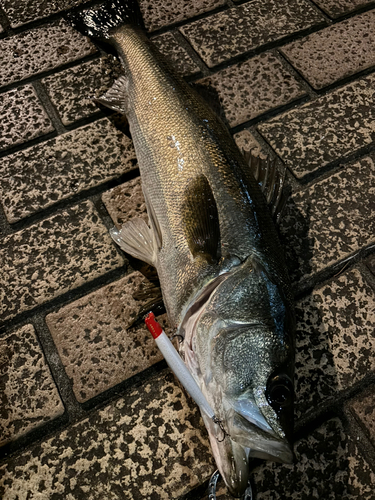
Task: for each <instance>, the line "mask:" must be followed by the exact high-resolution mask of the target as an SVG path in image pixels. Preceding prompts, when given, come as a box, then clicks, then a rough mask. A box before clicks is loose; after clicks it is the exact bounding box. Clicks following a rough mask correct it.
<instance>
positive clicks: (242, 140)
mask: <svg viewBox="0 0 375 500" xmlns="http://www.w3.org/2000/svg"><path fill="white" fill-rule="evenodd" d="M234 138H235V140H236V143H237V146H238V147H239V148H243V149H245V150H247V151H250V150H252V151H253V153H254V154H255V155H257V154H259V153H260V149H261V148H260V145H259V143H258V142H257V141H256V140H255V138H254V136H253V135H252V134H251V133H250V132H249V131H248V130H243V131H242V132H239V133H238V134H236V135H235V137H234ZM263 156H264V155H263ZM102 200H103V203H104V204H105V206H106V208H107V210H108V213H109V215H110V216H111V218H112V220H113V222H114V224H115V225H116V226H117V227H118V228H120V227H121V226H122V225H123V224H125V223H126V222H128V221H129V220H130V219H132V218H134V217H142V218H143V219H144V220H145V221H148V217H147V211H146V204H145V200H144V197H143V193H142V184H141V178H140V177H137V178H135V179H132V180H131V181H127V182H124V184H121V185H120V186H116V187H115V188H112V189H110V190H109V191H107V192H106V193H103V195H102Z"/></svg>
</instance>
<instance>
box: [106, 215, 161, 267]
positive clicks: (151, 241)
mask: <svg viewBox="0 0 375 500" xmlns="http://www.w3.org/2000/svg"><path fill="white" fill-rule="evenodd" d="M110 234H111V236H112V239H113V240H114V241H115V242H116V243H117V244H118V245H119V247H120V248H122V250H124V252H126V253H128V254H130V255H132V256H133V257H135V258H136V259H139V260H143V261H144V262H147V264H151V265H152V266H155V265H156V261H157V254H158V249H157V247H156V241H155V238H154V235H153V231H152V229H150V228H149V227H148V225H147V224H146V222H145V221H144V220H143V219H141V218H136V219H132V220H130V221H129V222H126V223H125V224H124V225H123V226H122V228H121V229H120V230H118V229H117V228H116V227H114V228H112V229H111V230H110Z"/></svg>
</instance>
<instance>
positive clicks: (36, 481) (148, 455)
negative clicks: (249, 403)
mask: <svg viewBox="0 0 375 500" xmlns="http://www.w3.org/2000/svg"><path fill="white" fill-rule="evenodd" d="M166 375H167V377H166ZM213 471H214V465H213V459H212V457H211V454H210V451H209V445H208V441H207V435H206V431H205V429H204V426H203V422H202V420H201V419H200V416H199V411H198V409H197V407H196V405H195V404H194V403H193V402H192V401H191V400H190V399H187V398H186V396H185V393H184V392H182V390H181V389H180V386H178V385H176V383H175V381H174V377H172V376H170V375H169V371H168V370H165V371H163V372H161V373H160V374H159V375H158V376H157V377H154V378H152V379H150V380H149V381H147V382H145V383H144V384H143V386H141V387H138V388H137V389H134V390H132V391H129V392H128V393H127V394H126V395H125V396H124V397H121V398H119V399H118V400H117V401H116V402H114V403H112V404H110V405H108V406H106V407H105V408H102V409H100V410H97V411H95V412H92V413H91V414H90V416H89V417H88V418H87V419H85V420H83V421H82V422H79V423H77V424H75V425H73V426H71V427H70V428H69V429H67V430H65V431H62V432H61V433H59V434H57V435H55V436H53V437H51V438H49V439H47V440H46V441H44V442H42V443H40V444H37V445H35V446H34V447H32V448H31V449H29V450H27V451H25V452H24V453H22V455H20V456H17V457H12V458H11V459H9V460H8V461H7V463H5V464H4V465H3V466H2V467H1V468H0V496H1V495H2V498H6V499H7V500H15V499H16V498H19V495H20V494H22V495H23V496H27V495H29V496H30V497H32V496H35V495H38V496H40V498H51V499H54V500H59V499H61V500H62V499H64V500H65V499H67V500H73V499H78V498H82V496H85V497H87V498H88V499H90V500H102V499H103V498H106V499H113V500H114V499H117V498H123V499H129V500H131V499H133V500H141V499H144V498H152V499H154V500H159V499H160V500H161V499H168V500H169V499H170V498H178V497H179V496H181V495H183V494H185V493H187V492H189V491H190V490H191V489H192V488H193V487H195V486H196V485H198V484H200V483H202V482H203V481H204V480H206V479H207V478H208V477H209V475H210V474H211V473H212V472H213ZM21 492H22V493H21Z"/></svg>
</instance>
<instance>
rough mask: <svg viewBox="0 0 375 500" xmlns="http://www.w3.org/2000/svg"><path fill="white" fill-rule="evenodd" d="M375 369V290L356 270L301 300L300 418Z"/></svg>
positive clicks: (299, 328)
mask: <svg viewBox="0 0 375 500" xmlns="http://www.w3.org/2000/svg"><path fill="white" fill-rule="evenodd" d="M374 371H375V294H374V290H373V289H372V288H371V287H370V286H369V285H368V284H367V283H366V282H365V281H364V280H363V278H362V277H361V274H360V273H359V271H358V270H356V269H354V270H352V271H349V272H347V273H344V274H342V275H340V276H338V277H337V278H335V279H333V280H332V281H330V282H329V283H327V284H326V285H325V286H323V287H322V288H318V289H315V290H314V291H313V292H312V294H311V295H309V296H308V297H306V298H305V299H303V300H301V301H299V302H298V304H297V354H296V384H295V387H296V407H295V414H296V416H297V417H301V416H302V415H304V414H305V413H306V412H308V411H309V410H312V409H313V408H316V406H317V405H318V404H319V403H321V402H322V401H323V400H326V399H327V398H333V400H334V398H335V395H336V394H337V393H338V392H340V391H342V390H344V389H348V388H349V387H351V386H352V385H353V384H355V383H356V382H359V381H360V380H361V379H363V378H364V377H366V376H368V375H369V374H370V373H374Z"/></svg>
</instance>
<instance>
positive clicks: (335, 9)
mask: <svg viewBox="0 0 375 500" xmlns="http://www.w3.org/2000/svg"><path fill="white" fill-rule="evenodd" d="M314 2H315V3H316V4H317V5H318V6H319V7H320V8H321V9H322V10H324V12H326V13H327V14H328V15H329V16H330V17H332V18H333V19H335V18H337V17H340V16H344V15H345V14H349V12H353V11H355V10H357V9H360V8H361V7H366V6H367V5H370V4H373V3H374V0H314Z"/></svg>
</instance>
